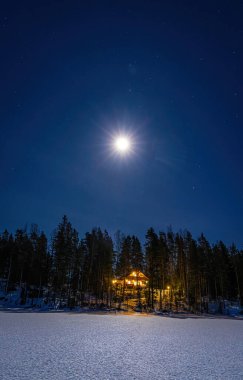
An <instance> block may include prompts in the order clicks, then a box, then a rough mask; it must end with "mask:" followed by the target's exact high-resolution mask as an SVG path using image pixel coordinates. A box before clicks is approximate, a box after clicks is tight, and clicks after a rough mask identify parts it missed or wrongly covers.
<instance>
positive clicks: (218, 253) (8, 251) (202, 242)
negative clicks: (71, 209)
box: [0, 216, 243, 308]
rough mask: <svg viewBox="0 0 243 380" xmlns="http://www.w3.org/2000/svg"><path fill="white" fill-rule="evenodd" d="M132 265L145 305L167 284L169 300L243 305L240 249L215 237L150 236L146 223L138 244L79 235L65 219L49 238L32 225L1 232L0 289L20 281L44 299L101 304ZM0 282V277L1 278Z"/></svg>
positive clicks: (98, 234)
mask: <svg viewBox="0 0 243 380" xmlns="http://www.w3.org/2000/svg"><path fill="white" fill-rule="evenodd" d="M132 270H140V271H142V272H143V273H144V274H145V275H146V276H147V277H148V278H149V282H148V289H147V305H148V306H149V307H151V308H153V307H154V303H155V301H156V300H155V296H154V294H155V289H156V290H157V291H158V290H159V291H161V290H162V289H165V288H166V286H168V284H169V285H170V288H171V289H172V290H173V297H174V300H177V301H182V302H184V303H186V304H188V305H194V306H195V305H196V304H197V303H198V302H201V300H202V299H203V298H205V299H207V300H212V299H214V300H215V299H219V298H222V299H228V300H240V301H241V303H242V302H243V251H242V250H239V249H237V247H236V246H235V245H234V244H232V245H231V246H230V247H227V246H226V245H225V244H224V243H223V242H222V241H219V242H217V243H216V244H210V243H209V242H208V240H207V239H206V237H205V236H204V235H203V234H201V236H200V237H199V238H198V239H194V238H193V237H192V235H191V233H190V232H189V231H183V232H178V233H175V232H173V231H172V229H168V231H166V232H162V231H160V232H159V233H156V232H155V231H154V229H153V228H149V229H148V231H147V233H146V236H145V244H144V247H142V245H141V242H140V241H139V239H138V238H137V237H136V236H134V235H124V234H122V233H120V232H117V233H116V235H115V237H114V238H113V239H112V238H111V237H110V236H109V234H108V233H107V231H102V230H101V229H100V228H94V229H93V230H92V231H91V232H87V233H86V234H85V236H84V237H82V238H80V237H79V234H78V232H77V230H76V229H75V228H73V227H72V225H71V223H70V222H69V220H68V218H67V217H66V216H64V217H63V218H62V221H61V223H60V224H59V225H58V227H57V228H56V230H55V231H54V233H53V235H52V237H51V239H50V241H49V242H48V239H47V237H46V235H45V233H44V232H40V231H39V230H38V227H37V226H36V225H32V226H31V228H30V231H27V230H26V229H18V230H17V231H16V233H15V234H14V235H12V234H11V233H9V232H8V231H6V230H5V231H4V232H3V233H2V234H1V235H0V279H1V280H2V282H4V284H5V285H4V286H5V291H6V292H8V291H11V290H12V289H14V288H15V287H16V285H20V286H23V284H24V287H25V290H26V291H27V290H28V292H29V293H28V294H29V295H30V294H32V297H42V296H43V294H44V292H45V294H46V292H48V295H49V297H51V298H56V297H59V298H66V299H69V300H70V299H72V300H74V301H73V302H74V303H75V304H82V303H83V304H84V303H85V302H91V299H92V300H94V299H95V300H96V302H97V303H98V302H103V303H104V304H110V303H111V301H112V297H113V296H114V289H113V286H112V279H113V278H114V277H126V276H127V275H128V274H129V273H130V272H131V271H132ZM3 280H4V281H3Z"/></svg>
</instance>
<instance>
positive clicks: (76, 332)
mask: <svg viewBox="0 0 243 380" xmlns="http://www.w3.org/2000/svg"><path fill="white" fill-rule="evenodd" d="M242 342H243V321H236V320H224V319H191V318H187V319H176V318H164V317H147V318H144V317H140V316H135V317H134V316H115V315H87V314H86V315H84V314H81V315H80V314H70V313H63V314H59V313H56V314H50V313H42V314H41V313H39V314H38V313H29V314H28V313H23V314H21V313H4V312H1V313H0V350H1V355H0V368H1V375H0V377H1V378H2V379H4V380H10V379H11V380H12V379H20V380H22V379H23V380H28V379H31V380H36V379H49V378H51V379H52V380H55V379H58V380H68V379H92V380H93V379H94V380H97V379H101V380H103V379H104V380H105V379H119V380H123V379H124V380H125V379H126V380H128V379H143V380H146V379H153V380H157V379H187V380H188V379H242V378H243V361H242V355H243V343H242Z"/></svg>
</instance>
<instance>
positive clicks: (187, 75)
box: [0, 0, 243, 247]
mask: <svg viewBox="0 0 243 380" xmlns="http://www.w3.org/2000/svg"><path fill="white" fill-rule="evenodd" d="M0 10H1V12H0V41H1V60H0V68H1V70H0V126H1V134H0V139H1V149H0V168H1V175H0V230H1V232H2V231H3V229H4V228H7V229H9V230H10V231H12V232H14V231H15V229H16V228H18V227H25V226H26V225H27V226H28V227H29V226H30V224H31V223H37V224H38V225H39V227H40V229H44V230H45V231H46V232H47V234H50V233H51V232H52V230H53V229H54V228H55V227H56V226H57V224H58V223H59V222H60V220H61V217H62V216H63V214H67V216H68V218H69V219H70V221H71V222H72V224H73V226H74V227H75V228H77V229H78V231H79V232H80V234H81V236H82V235H83V234H84V233H85V232H86V231H88V230H90V229H91V228H92V227H95V226H100V227H101V228H102V229H103V228H106V229H107V230H108V232H109V233H110V234H111V235H113V233H114V232H115V231H116V230H117V229H120V230H121V231H123V232H124V233H131V234H137V235H138V236H139V237H143V236H144V235H145V232H146V229H147V228H148V227H150V226H153V227H154V228H155V229H156V231H158V230H166V229H167V227H168V226H170V225H172V227H173V229H174V230H175V231H177V230H179V229H184V228H187V229H189V230H190V231H191V232H192V233H193V236H194V237H198V236H199V234H200V233H201V232H204V233H205V235H206V237H207V238H208V239H209V240H210V241H211V242H216V241H217V240H219V239H222V240H223V241H225V242H226V243H227V244H230V243H232V241H234V242H235V243H236V244H237V245H238V246H239V247H243V175H242V166H243V165H242V164H243V158H242V142H243V128H242V120H243V117H242V106H243V104H242V103H243V70H242V68H243V50H242V46H243V2H242V1H237V0H235V1H230V0H229V1H212V0H210V1H183V0H180V1H179V0H178V1H152V0H150V1H141V0H140V1H132V0H130V1H125V0H121V1H119V0H116V1H115V0H113V1H101V0H99V1H71V0H68V1H51V0H50V1H15V2H14V1H2V2H1V6H0ZM120 132H123V133H125V134H128V135H131V136H132V141H133V152H132V153H131V154H129V155H127V156H125V157H120V156H119V155H117V154H113V153H112V147H111V142H112V139H113V137H114V136H116V135H117V134H119V133H120Z"/></svg>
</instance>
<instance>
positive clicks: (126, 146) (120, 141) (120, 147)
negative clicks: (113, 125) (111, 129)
mask: <svg viewBox="0 0 243 380" xmlns="http://www.w3.org/2000/svg"><path fill="white" fill-rule="evenodd" d="M130 148H131V141H130V140H129V138H128V137H126V136H119V137H117V138H116V139H115V149H116V151H117V152H119V153H121V154H125V153H127V152H128V151H129V150H130Z"/></svg>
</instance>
